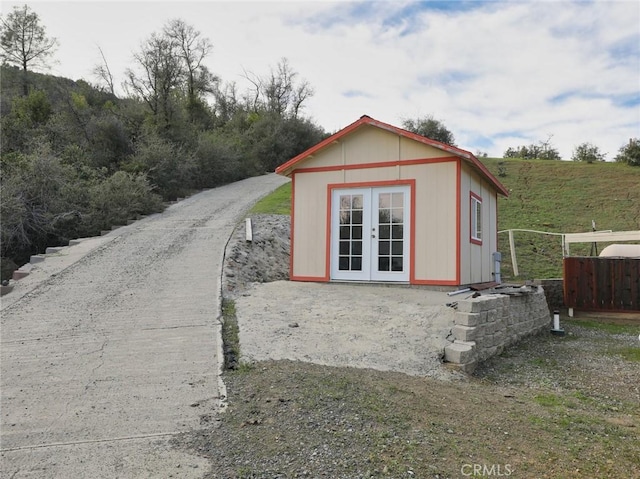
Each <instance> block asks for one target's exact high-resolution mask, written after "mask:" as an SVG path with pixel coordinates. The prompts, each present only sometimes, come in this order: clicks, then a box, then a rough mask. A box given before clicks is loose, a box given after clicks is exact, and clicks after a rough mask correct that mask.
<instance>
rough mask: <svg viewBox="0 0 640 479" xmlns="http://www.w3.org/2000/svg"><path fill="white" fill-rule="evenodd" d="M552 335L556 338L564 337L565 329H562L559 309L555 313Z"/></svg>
mask: <svg viewBox="0 0 640 479" xmlns="http://www.w3.org/2000/svg"><path fill="white" fill-rule="evenodd" d="M551 334H554V335H556V336H564V329H560V311H558V310H557V309H556V310H555V311H554V312H553V329H552V330H551Z"/></svg>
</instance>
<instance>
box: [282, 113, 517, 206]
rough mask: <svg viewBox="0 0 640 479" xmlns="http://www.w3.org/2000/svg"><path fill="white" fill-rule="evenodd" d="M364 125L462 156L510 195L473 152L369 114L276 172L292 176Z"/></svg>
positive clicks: (491, 182)
mask: <svg viewBox="0 0 640 479" xmlns="http://www.w3.org/2000/svg"><path fill="white" fill-rule="evenodd" d="M363 125H370V126H374V127H377V128H381V129H383V130H387V131H390V132H392V133H395V134H396V135H399V136H403V137H405V138H409V139H411V140H414V141H418V142H420V143H423V144H425V145H429V146H432V147H434V148H437V149H438V150H442V151H443V152H446V153H450V154H451V155H452V156H457V157H459V158H462V159H463V160H464V161H466V162H467V164H468V165H469V166H471V167H472V168H474V169H475V170H476V171H477V172H478V173H479V174H480V176H482V177H484V178H485V179H486V180H487V181H488V182H489V183H490V184H491V185H492V186H493V187H494V188H495V189H496V190H497V191H498V193H500V194H502V195H504V196H509V192H508V191H507V189H506V188H505V187H504V185H502V183H500V181H498V179H497V178H496V177H495V176H493V175H492V174H491V172H490V171H489V170H488V169H487V167H486V166H484V165H483V164H482V162H481V161H480V160H478V158H476V157H475V155H474V154H473V153H471V152H469V151H466V150H462V149H460V148H457V147H455V146H451V145H447V144H445V143H441V142H439V141H436V140H432V139H430V138H426V137H424V136H421V135H418V134H416V133H413V132H410V131H407V130H403V129H402V128H398V127H396V126H393V125H389V124H387V123H383V122H381V121H378V120H375V119H373V118H371V117H370V116H367V115H363V116H361V117H360V118H359V119H358V120H357V121H355V122H353V123H351V124H350V125H349V126H347V127H345V128H343V129H342V130H340V131H338V132H337V133H334V134H333V135H331V136H330V137H328V138H326V139H324V140H322V141H321V142H320V143H318V144H317V145H315V146H312V147H311V148H309V149H308V150H306V151H304V152H302V153H300V154H299V155H298V156H296V157H294V158H292V159H290V160H289V161H287V162H286V163H283V164H282V165H280V166H279V167H278V168H276V173H278V174H279V175H283V176H289V177H290V176H291V174H292V173H293V172H294V170H296V168H297V167H299V166H300V163H302V162H304V160H306V159H307V158H309V157H310V156H312V155H314V154H316V153H318V152H319V151H321V150H323V149H324V148H326V147H328V146H329V145H331V144H332V143H334V142H335V141H337V140H339V139H341V138H342V137H344V136H346V135H348V134H350V133H351V132H353V131H354V130H356V129H358V128H360V127H361V126H363Z"/></svg>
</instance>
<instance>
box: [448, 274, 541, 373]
mask: <svg viewBox="0 0 640 479" xmlns="http://www.w3.org/2000/svg"><path fill="white" fill-rule="evenodd" d="M550 325H551V316H550V314H549V307H548V306H547V301H546V298H545V294H544V290H543V288H542V287H541V286H533V287H529V288H527V289H526V290H523V292H517V293H515V294H509V295H507V294H489V295H482V296H479V297H477V298H473V299H468V300H464V301H459V302H458V304H457V312H456V316H455V326H454V327H453V330H452V335H453V338H454V341H453V343H452V344H450V345H448V346H447V347H445V350H444V360H445V362H448V363H452V364H453V365H455V366H456V367H459V368H460V369H462V370H463V371H465V372H468V373H471V372H473V370H474V369H475V368H476V366H477V364H478V362H480V361H484V360H485V359H487V358H490V357H491V356H495V355H497V354H500V353H501V352H502V351H503V350H504V348H505V347H506V346H509V345H511V344H513V343H515V342H516V341H518V340H520V339H521V338H523V337H525V336H528V335H531V334H536V333H538V332H540V331H542V330H544V329H547V328H549V327H550Z"/></svg>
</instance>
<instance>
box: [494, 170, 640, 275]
mask: <svg viewBox="0 0 640 479" xmlns="http://www.w3.org/2000/svg"><path fill="white" fill-rule="evenodd" d="M482 162H483V163H484V164H485V165H486V166H487V168H489V170H490V171H491V172H492V173H493V174H495V175H496V176H497V177H498V179H499V180H500V181H501V182H502V183H503V184H504V185H505V186H506V187H507V188H508V189H509V191H510V196H509V197H508V198H502V197H501V198H500V199H499V202H498V230H499V231H502V230H506V229H515V228H522V229H532V230H541V231H548V232H554V233H577V232H584V231H590V230H591V221H592V220H594V221H595V222H596V227H597V229H598V230H614V231H624V230H638V229H640V168H635V167H631V166H628V165H624V164H621V163H592V164H588V163H575V162H566V161H545V160H526V161H525V160H520V159H497V158H489V159H483V160H482ZM515 241H516V254H517V259H518V267H519V268H518V269H519V272H520V277H519V278H518V279H522V280H524V279H533V278H552V277H560V276H562V249H561V240H560V237H559V236H546V235H538V234H533V233H515ZM498 242H499V249H500V251H501V252H502V254H503V262H502V268H503V279H507V280H510V279H513V277H512V268H511V257H510V254H509V241H508V236H507V233H501V234H499V235H498ZM604 246H606V244H598V251H601V250H602V248H603V247H604ZM590 250H591V244H580V245H572V246H571V252H572V254H584V255H589V253H590Z"/></svg>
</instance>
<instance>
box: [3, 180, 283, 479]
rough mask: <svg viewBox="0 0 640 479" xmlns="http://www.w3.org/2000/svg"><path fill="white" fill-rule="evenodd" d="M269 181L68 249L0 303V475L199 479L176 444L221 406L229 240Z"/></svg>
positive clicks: (194, 461) (201, 469)
mask: <svg viewBox="0 0 640 479" xmlns="http://www.w3.org/2000/svg"><path fill="white" fill-rule="evenodd" d="M286 181H287V180H286V179H284V178H281V177H278V176H276V175H268V176H263V177H258V178H251V179H248V180H245V181H241V182H238V183H235V184H232V185H227V186H224V187H222V188H217V189H213V190H209V191H205V192H202V193H199V194H197V195H195V196H193V197H191V198H188V199H186V200H184V201H182V202H180V203H177V204H175V205H173V206H171V207H169V208H168V209H167V210H166V211H165V212H164V213H162V214H159V215H154V216H152V217H149V218H147V219H144V220H141V221H139V222H136V223H134V224H133V225H130V226H127V227H122V228H120V229H117V230H115V231H113V232H111V233H110V234H108V235H106V236H104V237H101V238H95V239H90V240H87V241H86V242H83V243H81V244H80V245H77V246H71V247H68V248H65V249H63V250H62V251H60V252H59V253H57V254H55V255H53V256H51V257H50V258H48V259H46V260H45V262H44V263H40V264H39V266H36V268H35V269H34V271H33V273H32V274H31V275H30V276H29V277H27V278H25V279H23V280H21V281H20V282H18V284H17V286H16V288H15V289H14V291H13V292H11V293H10V294H8V295H7V296H4V297H3V298H2V309H1V314H2V319H1V321H2V322H1V327H2V329H1V333H2V336H1V346H2V351H1V358H0V359H1V372H2V377H1V396H0V399H1V422H0V453H1V459H2V464H1V476H2V477H3V478H4V477H7V478H21V477H37V478H65V479H66V478H84V477H87V478H89V477H90V478H116V477H121V478H138V477H149V478H159V477H162V478H164V477H183V478H196V477H201V476H202V475H203V474H204V473H205V472H206V461H204V460H202V459H200V458H198V457H195V456H189V455H185V454H184V453H181V452H180V453H179V452H177V451H174V450H172V449H171V447H170V446H169V440H170V439H171V437H172V436H173V435H174V434H176V433H179V432H183V431H187V430H190V429H192V428H196V427H199V426H200V422H201V417H202V416H203V415H206V414H207V413H213V412H215V411H216V408H217V406H218V401H219V396H220V391H219V384H218V380H219V378H218V370H219V364H218V358H217V353H218V351H219V347H220V345H219V344H218V340H219V338H218V335H217V328H218V311H219V306H220V305H219V291H220V287H219V283H220V271H221V265H222V255H223V251H224V246H225V243H226V242H227V240H228V238H229V236H230V235H231V232H232V230H233V228H234V226H235V224H236V223H237V221H238V220H239V219H241V215H242V214H243V213H244V212H245V210H246V209H247V208H248V207H249V206H250V205H251V204H252V203H253V202H254V201H255V200H257V199H258V198H259V197H261V196H263V195H264V194H266V193H268V192H269V191H271V190H273V189H275V188H276V187H277V186H279V185H281V184H283V183H285V182H286Z"/></svg>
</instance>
